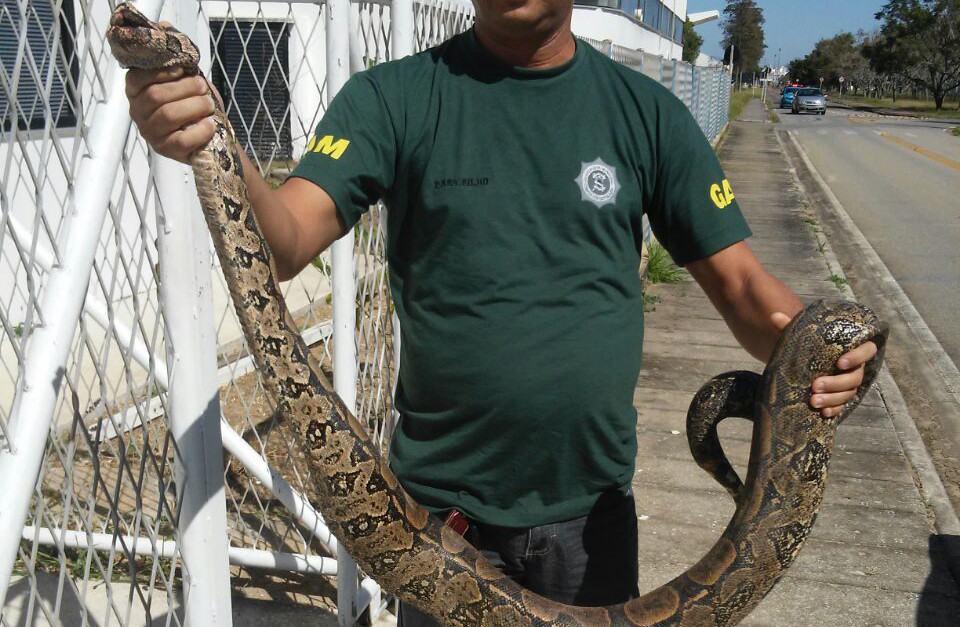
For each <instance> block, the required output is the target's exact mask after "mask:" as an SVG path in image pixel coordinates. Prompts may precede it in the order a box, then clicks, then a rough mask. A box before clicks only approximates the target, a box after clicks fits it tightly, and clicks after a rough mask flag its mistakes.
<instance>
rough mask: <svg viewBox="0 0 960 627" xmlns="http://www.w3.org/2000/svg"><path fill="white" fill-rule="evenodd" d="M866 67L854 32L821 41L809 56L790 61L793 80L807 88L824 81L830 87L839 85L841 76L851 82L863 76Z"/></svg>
mask: <svg viewBox="0 0 960 627" xmlns="http://www.w3.org/2000/svg"><path fill="white" fill-rule="evenodd" d="M866 66H867V61H866V59H864V57H863V55H862V54H861V46H860V42H859V41H857V37H856V36H854V34H853V33H840V34H839V35H836V36H834V37H831V38H830V39H821V40H820V41H818V42H817V45H816V46H814V48H813V51H812V52H811V53H810V54H808V55H807V56H806V57H804V58H803V59H796V60H794V61H793V62H791V63H790V78H792V79H794V80H796V81H800V82H801V83H805V84H807V85H818V84H819V83H820V79H821V78H822V79H823V80H824V83H825V84H827V85H839V83H840V77H841V76H843V77H846V78H847V79H848V80H849V79H852V78H853V77H854V76H863V71H862V70H863V69H864V68H865V67H866Z"/></svg>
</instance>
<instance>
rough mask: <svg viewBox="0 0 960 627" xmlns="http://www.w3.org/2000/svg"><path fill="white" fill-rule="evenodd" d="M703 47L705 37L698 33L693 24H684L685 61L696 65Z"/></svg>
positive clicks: (687, 22) (688, 21)
mask: <svg viewBox="0 0 960 627" xmlns="http://www.w3.org/2000/svg"><path fill="white" fill-rule="evenodd" d="M701 46H703V37H701V36H700V33H698V32H697V31H696V29H695V28H694V26H693V22H691V21H690V20H687V21H686V22H684V23H683V60H684V61H686V62H687V63H689V64H690V65H694V64H695V63H696V62H697V57H699V56H700V47H701Z"/></svg>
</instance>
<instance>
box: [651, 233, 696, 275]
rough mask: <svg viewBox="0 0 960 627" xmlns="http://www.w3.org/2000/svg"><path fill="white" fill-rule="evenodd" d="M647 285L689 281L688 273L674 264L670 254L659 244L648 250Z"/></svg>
mask: <svg viewBox="0 0 960 627" xmlns="http://www.w3.org/2000/svg"><path fill="white" fill-rule="evenodd" d="M647 254H648V255H649V257H648V258H647V283H679V282H681V281H685V280H686V279H687V271H686V270H684V269H683V268H680V267H678V266H677V264H675V263H673V259H671V258H670V253H668V252H667V249H666V248H664V247H663V245H662V244H660V243H659V242H653V243H652V244H650V246H649V247H648V248H647Z"/></svg>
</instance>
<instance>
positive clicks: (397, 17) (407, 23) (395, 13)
mask: <svg viewBox="0 0 960 627" xmlns="http://www.w3.org/2000/svg"><path fill="white" fill-rule="evenodd" d="M414 38H415V33H414V21H413V0H393V3H392V4H391V5H390V45H391V46H392V49H391V51H390V52H391V57H390V58H391V59H402V58H403V57H407V56H410V55H411V54H413V50H414Z"/></svg>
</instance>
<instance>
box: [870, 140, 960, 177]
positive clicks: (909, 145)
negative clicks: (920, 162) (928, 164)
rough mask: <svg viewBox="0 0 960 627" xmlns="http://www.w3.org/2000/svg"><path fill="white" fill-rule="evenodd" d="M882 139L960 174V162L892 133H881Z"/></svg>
mask: <svg viewBox="0 0 960 627" xmlns="http://www.w3.org/2000/svg"><path fill="white" fill-rule="evenodd" d="M880 137H882V138H884V139H887V140H889V141H892V142H893V143H895V144H897V145H899V146H903V147H904V148H906V149H907V150H912V151H913V152H915V153H917V154H921V155H923V156H924V157H926V158H928V159H933V160H934V161H936V162H937V163H939V164H940V165H945V166H947V167H948V168H953V169H954V170H957V171H958V172H960V161H954V160H953V159H948V158H946V157H944V156H943V155H938V154H937V153H935V152H931V151H929V150H927V149H926V148H924V147H922V146H918V145H916V144H914V143H913V142H908V141H907V140H905V139H901V138H900V137H897V136H896V135H891V134H890V133H880Z"/></svg>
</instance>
